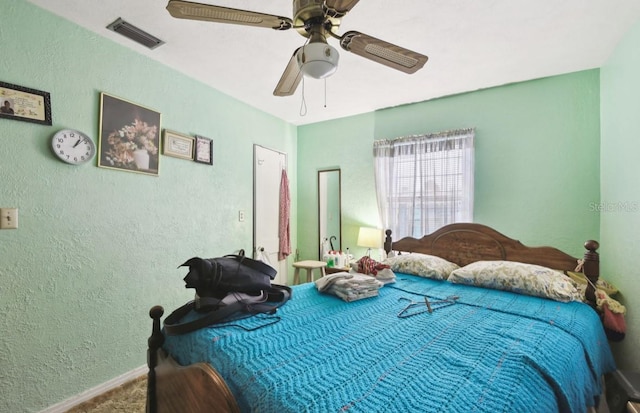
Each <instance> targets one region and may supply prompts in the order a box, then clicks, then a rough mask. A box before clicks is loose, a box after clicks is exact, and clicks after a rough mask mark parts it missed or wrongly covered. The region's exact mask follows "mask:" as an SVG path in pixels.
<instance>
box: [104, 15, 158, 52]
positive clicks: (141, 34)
mask: <svg viewBox="0 0 640 413" xmlns="http://www.w3.org/2000/svg"><path fill="white" fill-rule="evenodd" d="M107 29H109V30H113V31H114V32H116V33H120V34H121V35H123V36H124V37H127V38H129V39H131V40H133V41H134V42H136V43H140V44H141V45H143V46H145V47H148V48H149V49H155V48H156V47H158V46H160V45H162V44H164V42H163V41H162V40H160V39H158V38H157V37H155V36H152V35H150V34H149V33H147V32H145V31H144V30H142V29H139V28H137V27H136V26H134V25H133V24H131V23H127V22H126V21H124V20H122V18H121V17H118V20H116V21H114V22H113V23H111V24H110V25H108V26H107Z"/></svg>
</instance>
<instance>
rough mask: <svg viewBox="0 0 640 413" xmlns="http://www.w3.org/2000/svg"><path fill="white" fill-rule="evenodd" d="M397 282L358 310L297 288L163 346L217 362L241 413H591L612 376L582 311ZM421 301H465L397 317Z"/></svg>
mask: <svg viewBox="0 0 640 413" xmlns="http://www.w3.org/2000/svg"><path fill="white" fill-rule="evenodd" d="M397 279H398V281H397V283H395V284H392V285H388V286H385V287H384V288H382V289H381V290H380V294H379V296H378V297H373V298H368V299H364V300H360V301H356V302H351V303H347V302H344V301H342V300H340V299H339V298H337V297H334V296H331V295H326V294H322V293H319V292H318V291H317V290H316V288H315V285H314V284H313V283H308V284H303V285H299V286H295V287H294V288H293V297H292V299H291V300H290V301H289V302H288V303H287V304H285V305H284V306H283V307H282V308H280V309H279V310H278V312H277V314H276V315H270V316H266V315H261V316H255V317H252V318H250V319H245V320H241V321H238V322H234V323H231V324H229V325H217V326H215V327H212V328H206V329H202V330H199V331H196V332H193V333H190V334H186V335H183V336H168V337H167V339H166V342H165V345H164V348H165V349H166V350H167V351H168V352H169V353H170V354H171V355H172V356H173V357H174V359H175V360H176V361H177V362H178V363H180V364H182V365H187V364H191V363H196V362H201V361H206V362H209V363H210V364H211V365H212V366H213V367H214V368H215V369H216V370H217V371H218V372H219V373H220V374H221V375H222V376H223V377H224V378H225V380H226V382H227V384H228V386H229V388H230V389H231V391H232V392H233V394H234V396H235V397H236V400H237V401H238V405H239V407H240V409H241V411H243V412H262V413H267V412H273V413H286V412H292V413H293V412H295V413H299V412H318V413H328V412H366V413H372V412H390V411H392V412H472V411H474V412H487V413H495V412H509V413H512V412H558V411H560V412H584V411H586V408H587V406H594V405H595V404H596V403H597V398H598V396H599V395H600V394H601V392H602V383H601V376H602V375H603V374H604V373H608V372H611V371H613V370H614V369H615V366H614V361H613V357H612V355H611V351H610V349H609V345H608V343H607V339H606V336H605V334H604V331H603V328H602V325H601V322H600V319H599V317H598V315H597V314H596V312H595V311H594V310H593V309H591V308H590V307H588V306H587V305H585V304H582V303H578V302H572V303H560V302H556V301H552V300H548V299H543V298H536V297H529V296H523V295H518V294H514V293H510V292H504V291H496V290H489V289H483V288H477V287H471V286H465V285H456V284H451V283H449V282H446V281H434V280H430V279H425V278H419V277H415V276H411V275H406V274H397ZM424 296H428V297H429V300H430V302H433V301H437V300H440V299H445V298H447V297H450V296H457V297H459V298H458V299H457V300H456V303H455V304H453V305H448V306H446V307H441V308H436V307H438V305H437V304H436V305H434V308H435V310H434V311H433V312H432V313H429V312H427V311H423V310H424V307H421V306H415V307H413V308H412V309H411V312H412V313H416V314H415V315H410V316H408V317H399V316H398V315H399V314H400V313H401V312H402V310H403V309H405V308H406V306H407V304H408V303H410V300H412V301H415V302H424ZM403 315H407V313H406V312H405V313H403Z"/></svg>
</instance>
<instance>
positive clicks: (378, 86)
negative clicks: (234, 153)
mask: <svg viewBox="0 0 640 413" xmlns="http://www.w3.org/2000/svg"><path fill="white" fill-rule="evenodd" d="M29 1H30V2H31V3H33V4H36V5H38V6H40V7H42V8H44V9H46V10H49V11H51V12H53V13H55V14H57V15H60V16H62V17H64V18H66V19H68V20H71V21H73V22H75V23H77V24H78V25H80V26H83V27H85V28H87V29H89V30H91V31H93V32H96V33H98V34H100V35H101V36H104V37H106V38H108V39H111V40H113V41H115V42H117V43H120V44H122V45H124V46H126V47H129V48H131V49H132V50H135V51H136V52H139V53H141V54H143V55H146V56H149V57H150V58H152V59H155V60H157V61H159V62H162V63H164V64H166V65H168V66H171V67H173V68H175V69H177V70H179V71H180V72H183V73H185V74H186V75H188V76H191V77H193V78H195V79H198V80H200V81H202V82H204V83H206V84H208V85H210V86H211V87H213V88H215V89H217V90H219V91H221V92H223V93H225V94H227V95H229V96H233V97H234V98H236V99H238V100H240V101H242V102H245V103H247V104H249V105H251V106H253V107H255V108H257V109H260V110H262V111H264V112H267V113H270V114H272V115H274V116H276V117H278V118H281V119H283V120H285V121H287V122H290V123H292V124H294V125H303V124H309V123H314V122H319V121H324V120H329V119H335V118H341V117H345V116H351V115H356V114H360V113H366V112H371V111H374V110H377V109H382V108H386V107H392V106H398V105H402V104H406V103H412V102H420V101H424V100H429V99H433V98H437V97H441V96H446V95H452V94H457V93H462V92H468V91H473V90H478V89H483V88H487V87H492V86H498V85H503V84H507V83H513V82H519V81H524V80H529V79H535V78H541V77H546V76H551V75H556V74H562V73H570V72H575V71H579V70H585V69H591V68H596V67H600V66H601V65H602V64H603V63H605V62H606V60H607V58H608V57H609V56H610V54H611V53H612V51H613V50H614V48H615V46H616V45H617V43H618V42H619V40H620V39H621V38H622V37H623V36H624V34H625V33H626V32H627V30H628V29H629V28H630V27H631V26H632V25H633V24H634V23H635V22H637V21H638V19H639V18H640V0H395V1H389V0H361V1H360V2H359V3H358V4H357V5H356V6H355V7H354V9H353V10H352V11H351V12H350V13H349V14H348V15H347V16H345V17H344V18H343V19H342V25H341V30H340V33H339V34H342V33H344V32H346V31H348V30H358V31H360V32H362V33H365V34H368V35H371V36H374V37H377V38H380V39H382V40H386V41H388V42H391V43H394V44H397V45H399V46H403V47H406V48H408V49H411V50H414V51H417V52H419V53H422V54H425V55H427V56H429V61H428V62H427V64H426V65H425V66H424V68H423V69H421V70H419V71H418V72H416V73H415V74H412V75H408V74H405V73H402V72H398V71H396V70H393V69H390V68H388V67H386V66H382V65H379V64H376V63H374V62H372V61H370V60H367V59H364V58H362V57H359V56H356V55H353V54H351V53H348V52H346V51H344V50H342V49H341V48H340V47H339V46H338V44H337V41H334V40H333V39H330V40H329V43H331V44H332V45H333V46H334V47H336V49H338V51H339V53H340V63H339V68H338V71H337V72H336V73H335V74H334V75H333V76H331V77H329V78H328V79H327V80H326V94H325V82H324V81H323V80H316V79H305V82H304V103H306V115H304V116H301V111H302V110H303V93H302V92H303V87H302V86H303V84H302V83H300V86H299V87H298V90H297V91H296V93H295V94H294V95H293V96H289V97H276V96H273V94H272V93H273V89H274V88H275V86H276V84H277V82H278V80H279V79H280V75H281V74H282V72H283V71H284V68H285V66H286V64H287V62H288V61H289V58H290V57H291V55H292V53H293V51H294V50H295V49H296V48H297V47H299V46H301V45H303V44H304V42H305V40H306V39H305V38H304V37H302V36H300V35H299V34H298V32H297V31H295V30H287V31H275V30H271V29H265V28H255V27H248V26H236V25H230V24H220V23H209V22H200V21H191V20H182V19H175V18H173V17H171V15H169V13H168V12H167V11H166V9H165V7H166V5H167V0H29ZM199 2H201V3H209V4H216V5H220V6H225V7H233V8H238V9H245V10H252V11H258V12H262V13H269V14H276V15H280V16H287V17H292V13H293V12H292V1H291V0H271V1H264V0H262V1H260V0H199ZM118 17H122V18H123V19H124V20H126V21H127V22H129V23H131V24H133V25H135V26H137V27H139V28H141V29H143V30H145V31H147V32H149V33H151V34H153V35H155V36H156V37H159V38H161V39H162V40H164V41H165V42H166V44H164V45H162V46H160V47H158V48H156V49H155V50H148V49H146V48H144V47H143V46H140V45H138V44H137V43H134V42H132V41H131V40H129V39H127V38H125V37H123V36H121V35H119V34H116V33H113V32H111V31H109V30H107V29H106V26H107V25H108V24H109V23H111V22H113V21H114V20H116V19H117V18H118ZM325 102H326V107H325Z"/></svg>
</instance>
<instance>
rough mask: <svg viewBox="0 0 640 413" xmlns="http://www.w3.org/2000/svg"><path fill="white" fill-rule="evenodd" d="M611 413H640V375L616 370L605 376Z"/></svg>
mask: <svg viewBox="0 0 640 413" xmlns="http://www.w3.org/2000/svg"><path fill="white" fill-rule="evenodd" d="M605 385H606V397H607V404H608V405H609V411H610V412H611V413H625V412H632V413H640V373H636V372H632V371H625V370H616V371H614V372H613V373H611V374H607V375H606V376H605Z"/></svg>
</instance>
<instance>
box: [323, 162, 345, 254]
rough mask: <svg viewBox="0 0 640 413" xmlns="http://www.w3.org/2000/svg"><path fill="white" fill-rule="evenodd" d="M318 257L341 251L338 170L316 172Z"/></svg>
mask: <svg viewBox="0 0 640 413" xmlns="http://www.w3.org/2000/svg"><path fill="white" fill-rule="evenodd" d="M318 233H319V241H320V249H319V251H318V257H319V259H320V260H321V261H322V256H323V255H324V253H325V252H328V251H330V250H341V249H342V219H341V213H340V169H328V170H324V171H318Z"/></svg>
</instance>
